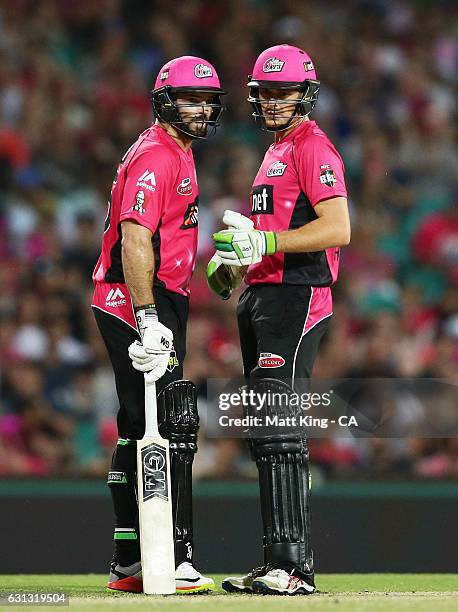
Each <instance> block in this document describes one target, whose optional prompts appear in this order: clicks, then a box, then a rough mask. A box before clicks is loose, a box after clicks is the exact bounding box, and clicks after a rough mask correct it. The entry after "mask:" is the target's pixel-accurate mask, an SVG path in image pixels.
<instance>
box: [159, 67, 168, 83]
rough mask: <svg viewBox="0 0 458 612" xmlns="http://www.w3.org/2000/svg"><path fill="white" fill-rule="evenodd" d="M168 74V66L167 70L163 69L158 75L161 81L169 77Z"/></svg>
mask: <svg viewBox="0 0 458 612" xmlns="http://www.w3.org/2000/svg"><path fill="white" fill-rule="evenodd" d="M169 74H170V70H169V69H168V68H167V70H163V71H162V72H161V76H160V79H161V81H165V79H168V78H169Z"/></svg>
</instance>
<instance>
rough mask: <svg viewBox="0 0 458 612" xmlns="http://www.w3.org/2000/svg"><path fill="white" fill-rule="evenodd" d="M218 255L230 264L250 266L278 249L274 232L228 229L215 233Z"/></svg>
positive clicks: (223, 261)
mask: <svg viewBox="0 0 458 612" xmlns="http://www.w3.org/2000/svg"><path fill="white" fill-rule="evenodd" d="M213 241H214V245H215V249H216V253H217V255H218V256H219V257H220V258H221V261H222V263H223V264H226V265H228V266H237V267H242V266H250V265H252V264H255V263H258V262H260V261H261V259H262V257H263V255H273V254H274V253H276V251H277V239H276V236H275V233H274V232H263V231H260V230H237V229H227V230H222V231H221V232H216V234H213Z"/></svg>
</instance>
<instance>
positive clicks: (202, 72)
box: [194, 64, 213, 79]
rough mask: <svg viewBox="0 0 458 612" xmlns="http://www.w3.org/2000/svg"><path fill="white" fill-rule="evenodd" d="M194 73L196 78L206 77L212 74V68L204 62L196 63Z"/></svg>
mask: <svg viewBox="0 0 458 612" xmlns="http://www.w3.org/2000/svg"><path fill="white" fill-rule="evenodd" d="M194 74H195V75H196V77H197V78H198V79H207V78H208V77H212V76H213V70H212V69H211V68H210V66H207V65H206V64H197V66H196V67H195V68H194Z"/></svg>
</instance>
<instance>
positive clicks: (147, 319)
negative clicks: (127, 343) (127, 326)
mask: <svg viewBox="0 0 458 612" xmlns="http://www.w3.org/2000/svg"><path fill="white" fill-rule="evenodd" d="M134 312H135V319H136V321H137V327H138V331H139V332H140V335H141V337H142V338H143V336H144V333H145V329H146V328H147V327H149V326H150V325H152V324H153V323H157V322H158V321H159V317H158V316H157V310H156V305H155V304H153V303H150V304H143V305H142V306H134Z"/></svg>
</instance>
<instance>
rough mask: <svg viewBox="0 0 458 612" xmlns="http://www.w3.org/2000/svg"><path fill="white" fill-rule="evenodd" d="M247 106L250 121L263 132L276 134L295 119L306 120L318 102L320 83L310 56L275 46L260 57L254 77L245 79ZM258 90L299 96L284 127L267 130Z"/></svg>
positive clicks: (289, 47)
mask: <svg viewBox="0 0 458 612" xmlns="http://www.w3.org/2000/svg"><path fill="white" fill-rule="evenodd" d="M248 88H249V96H248V102H250V103H251V105H252V107H253V110H254V112H253V117H254V118H255V119H256V120H257V121H260V123H261V126H262V128H263V129H264V130H268V131H271V132H278V131H282V130H285V129H287V128H288V127H289V125H290V123H291V121H292V120H293V118H294V117H307V116H308V115H309V114H310V113H311V112H312V110H313V108H314V106H315V104H316V101H317V99H318V92H319V89H320V82H319V81H318V80H317V78H316V72H315V67H314V65H313V62H312V60H311V58H310V56H309V55H308V54H307V53H306V52H305V51H303V50H302V49H299V48H298V47H293V46H292V45H275V46H274V47H269V48H268V49H266V50H265V51H263V52H262V53H261V55H260V56H259V57H258V59H257V60H256V63H255V65H254V68H253V74H251V75H250V76H249V77H248ZM260 89H267V90H268V89H284V90H294V91H299V92H301V93H302V96H301V98H299V100H298V101H297V104H296V109H295V111H294V113H293V114H292V115H291V118H290V119H289V121H288V123H287V124H286V125H281V126H278V127H274V128H267V126H266V121H265V119H266V117H265V115H264V114H263V112H262V108H261V101H262V100H261V99H260V97H259V90H260ZM276 104H278V105H281V104H291V101H287V100H280V99H278V100H276Z"/></svg>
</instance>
